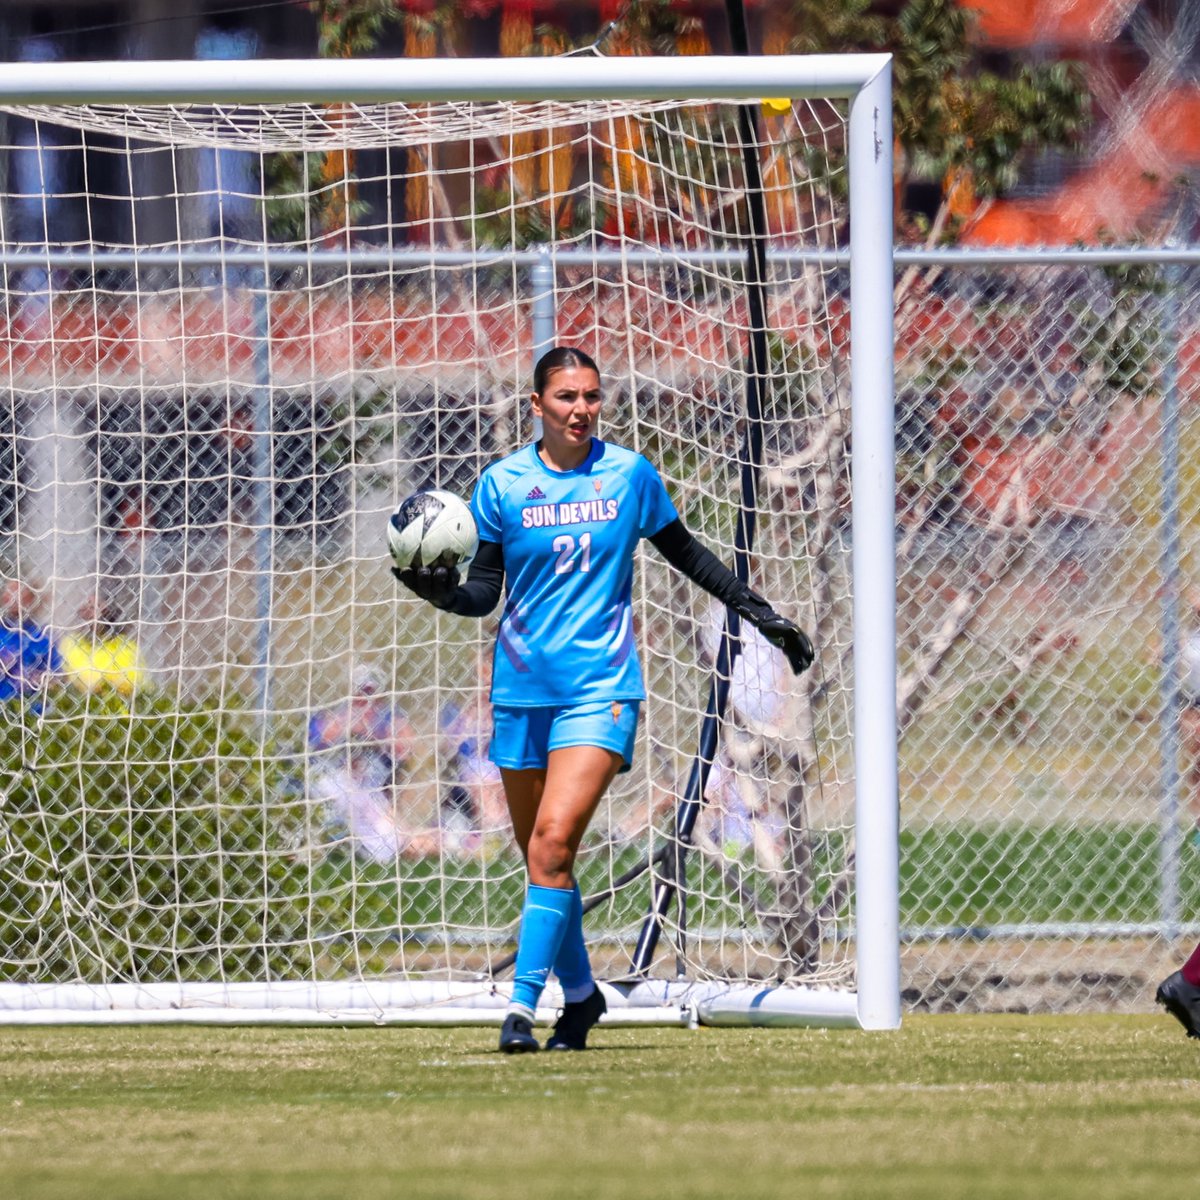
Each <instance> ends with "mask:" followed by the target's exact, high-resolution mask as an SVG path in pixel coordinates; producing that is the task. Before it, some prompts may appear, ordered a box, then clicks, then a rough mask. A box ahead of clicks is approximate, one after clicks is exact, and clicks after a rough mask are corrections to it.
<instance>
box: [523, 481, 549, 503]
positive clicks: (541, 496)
mask: <svg viewBox="0 0 1200 1200" xmlns="http://www.w3.org/2000/svg"><path fill="white" fill-rule="evenodd" d="M545 498H546V493H545V492H543V491H542V489H541V488H540V487H538V486H537V484H536V483H535V484H534V485H533V491H532V492H530V493H529V495H528V496H526V497H525V499H526V500H545Z"/></svg>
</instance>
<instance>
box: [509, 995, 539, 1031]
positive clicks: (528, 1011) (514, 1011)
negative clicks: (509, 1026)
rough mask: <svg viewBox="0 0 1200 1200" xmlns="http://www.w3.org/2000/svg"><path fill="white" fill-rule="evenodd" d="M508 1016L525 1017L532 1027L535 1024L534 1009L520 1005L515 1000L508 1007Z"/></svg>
mask: <svg viewBox="0 0 1200 1200" xmlns="http://www.w3.org/2000/svg"><path fill="white" fill-rule="evenodd" d="M506 1015H507V1016H510V1017H512V1016H517V1017H524V1018H525V1020H527V1021H528V1022H529V1023H530V1025H532V1024H533V1017H534V1013H533V1009H532V1008H530V1007H529V1005H527V1004H518V1003H517V1002H516V1001H515V1000H514V1001H512V1002H511V1003H510V1004H509V1006H508V1013H507V1014H506Z"/></svg>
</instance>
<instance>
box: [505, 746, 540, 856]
mask: <svg viewBox="0 0 1200 1200" xmlns="http://www.w3.org/2000/svg"><path fill="white" fill-rule="evenodd" d="M500 779H501V781H502V783H503V785H504V802H505V804H507V805H508V817H509V820H510V821H512V827H513V837H514V838H516V841H517V845H518V846H519V847H520V849H521V853H522V854H526V853H528V850H529V838H530V836H531V835H532V833H533V825H534V822H535V821H536V820H537V814H538V805H539V804H540V803H541V799H542V791H543V788H544V787H545V783H546V771H545V769H544V768H542V767H526V768H524V769H522V770H512V769H510V768H506V767H501V768H500Z"/></svg>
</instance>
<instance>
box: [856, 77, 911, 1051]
mask: <svg viewBox="0 0 1200 1200" xmlns="http://www.w3.org/2000/svg"><path fill="white" fill-rule="evenodd" d="M849 168H850V212H851V214H852V217H851V219H852V221H853V223H854V232H853V235H852V237H851V241H850V295H851V304H850V340H851V345H852V348H853V352H852V354H851V356H850V393H851V396H850V405H851V420H852V426H853V431H854V436H853V448H852V451H851V463H852V468H853V496H852V501H851V504H852V510H851V520H852V521H853V529H854V544H853V547H852V548H851V564H852V566H851V569H852V572H853V590H854V601H853V604H854V809H855V826H854V828H855V840H856V847H857V852H856V854H855V859H854V863H855V866H854V878H855V892H856V904H855V952H856V959H857V971H858V1015H859V1021H860V1023H861V1024H862V1026H863V1028H864V1029H894V1028H895V1027H896V1026H897V1025H899V1024H900V902H899V897H900V859H899V846H900V800H899V781H898V769H897V752H896V748H897V728H896V463H895V460H896V450H895V402H894V399H893V386H894V385H893V378H892V377H893V363H892V355H893V339H894V335H893V313H892V289H893V287H894V279H893V265H892V253H891V250H892V75H891V69H890V67H889V66H885V67H884V68H883V69H882V70H881V71H880V72H879V74H878V75H877V76H876V77H875V78H874V79H873V80H872V81H871V82H870V83H868V84H867V85H866V86H865V87H864V88H863V90H862V91H861V92H859V94H858V95H857V96H856V97H855V98H854V100H853V101H852V103H851V105H850V161H849Z"/></svg>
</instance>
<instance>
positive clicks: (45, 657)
mask: <svg viewBox="0 0 1200 1200" xmlns="http://www.w3.org/2000/svg"><path fill="white" fill-rule="evenodd" d="M890 104H891V100H890V66H889V60H888V59H887V57H886V56H879V55H873V56H872V55H864V56H853V55H852V56H836V57H815V58H800V57H771V58H752V59H750V58H722V57H710V58H704V57H700V58H679V59H638V58H629V57H617V58H602V57H592V56H589V57H579V56H574V57H565V58H537V59H523V60H512V59H508V60H488V61H464V60H453V61H451V60H446V61H416V60H402V61H383V60H371V61H360V62H345V61H341V62H330V61H321V62H310V61H304V62H285V61H264V62H236V63H232V62H231V63H216V62H207V63H193V62H188V63H129V62H121V63H109V64H100V63H97V64H62V63H38V64H33V63H30V64H19V65H12V64H9V65H6V66H4V67H3V68H2V69H0V141H2V143H3V145H2V146H0V164H2V165H3V175H2V176H0V265H2V266H3V294H2V297H0V302H2V309H0V372H2V374H0V389H2V391H3V401H4V402H3V404H2V405H0V569H2V572H3V575H4V576H5V579H6V580H8V581H9V586H8V587H7V588H6V589H5V591H4V598H5V604H6V609H5V612H4V614H3V619H4V626H3V631H2V632H3V646H2V647H0V649H2V650H3V653H4V655H5V659H4V661H5V675H4V678H3V681H2V682H3V683H4V690H3V692H2V695H3V701H2V703H0V776H2V780H3V783H2V790H0V1021H9V1022H16V1021H26V1022H30V1021H32V1022H48V1021H82V1022H95V1021H104V1020H113V1021H133V1020H137V1021H155V1020H167V1021H222V1020H226V1021H253V1020H258V1021H278V1022H288V1021H312V1022H319V1021H341V1022H353V1021H363V1022H379V1021H393V1022H397V1023H400V1022H405V1021H409V1022H442V1021H445V1022H450V1021H497V1022H498V1021H499V1020H500V1019H501V1018H502V1015H503V1010H504V1005H505V1000H506V995H505V993H506V989H507V986H508V979H509V977H510V975H511V951H512V948H513V945H514V941H515V934H516V921H517V918H518V915H519V912H520V904H521V897H522V892H523V887H524V873H523V868H522V864H521V863H520V861H519V860H518V858H517V857H516V855H515V854H514V852H513V850H512V848H511V846H510V842H509V839H508V837H507V834H506V819H505V815H504V811H503V803H502V800H501V799H500V794H499V789H498V784H497V780H496V778H495V773H494V771H493V770H492V768H491V767H490V765H489V764H488V762H487V761H486V755H485V749H486V741H487V736H488V722H489V715H488V711H487V695H486V686H487V673H488V654H489V648H490V637H491V634H492V631H493V628H494V626H493V624H492V622H490V621H484V622H482V623H480V622H472V621H468V620H465V619H462V618H458V617H453V616H448V615H445V614H439V613H436V612H435V611H434V610H432V609H430V608H429V607H428V606H425V605H422V604H420V603H419V602H417V601H415V600H413V599H410V598H408V597H406V595H404V594H398V592H397V589H396V587H395V585H394V583H393V581H392V579H391V577H390V575H389V573H388V570H387V548H386V543H385V536H384V531H385V525H386V519H387V515H388V513H389V512H390V511H391V509H392V508H393V507H394V505H395V504H396V502H397V500H398V499H399V498H400V497H401V496H403V495H405V494H406V493H407V492H409V491H411V490H413V489H414V488H417V487H422V486H436V487H442V488H447V489H450V490H453V491H456V492H457V493H459V494H460V495H464V496H465V495H468V494H469V492H470V489H471V487H472V485H473V482H474V480H475V478H476V477H477V475H478V473H479V471H480V470H481V469H482V467H483V466H484V465H486V464H487V463H488V462H489V461H491V460H492V459H493V458H494V457H496V456H498V455H500V454H502V453H506V452H508V451H510V450H512V449H514V448H516V447H517V446H519V445H520V444H522V443H523V441H526V440H528V439H529V437H530V436H531V427H530V424H529V416H528V411H527V406H526V403H525V396H526V394H527V392H528V391H529V387H530V371H531V367H532V363H533V361H534V360H535V357H536V356H537V354H538V353H539V352H541V351H542V350H544V349H546V348H548V347H549V346H550V345H552V344H554V343H556V342H557V343H563V344H571V345H576V346H579V347H581V348H583V349H584V350H586V351H587V352H589V353H590V354H592V355H593V356H594V357H595V358H596V359H597V360H598V361H599V363H600V365H601V368H602V370H603V373H604V379H605V387H606V404H605V409H604V413H603V418H602V419H603V422H604V436H606V437H607V438H609V439H611V440H613V441H616V442H619V443H621V444H624V445H627V446H630V447H632V448H634V449H636V450H638V451H640V452H642V453H644V454H645V455H646V456H647V457H648V458H650V460H651V461H652V462H653V463H654V464H655V465H656V466H657V467H658V469H659V470H660V472H661V473H662V475H663V477H664V479H665V481H666V482H667V485H668V488H669V489H670V490H671V491H672V493H673V496H674V498H675V500H676V503H677V506H678V507H679V509H680V512H681V514H682V515H683V516H684V519H685V520H686V522H687V523H688V525H689V526H690V528H691V529H692V530H693V531H694V532H695V533H696V534H697V535H698V536H699V537H701V538H702V539H703V540H704V541H705V542H706V543H707V544H708V545H709V546H711V547H712V548H713V549H714V550H715V551H716V552H717V553H718V554H720V555H721V556H722V557H723V558H724V559H725V560H726V561H727V562H729V563H731V564H732V565H733V566H734V567H735V569H736V570H737V571H738V572H739V573H740V574H741V575H742V576H743V577H744V578H746V579H748V580H749V581H750V582H751V583H752V585H753V586H755V587H756V588H757V589H758V590H760V591H761V592H763V593H764V594H766V595H767V596H768V597H770V598H771V599H772V601H773V602H774V603H775V604H776V606H777V607H778V608H779V609H780V610H781V611H782V612H784V613H785V614H786V615H788V616H790V617H792V618H794V619H795V620H796V621H797V622H799V623H800V624H801V625H802V626H804V627H805V628H806V629H808V630H811V631H812V633H813V635H814V640H815V642H816V644H817V646H818V652H819V654H818V661H817V663H816V665H815V666H814V668H813V669H812V670H811V671H810V672H809V673H808V674H806V675H805V676H803V677H802V678H799V679H797V678H794V677H793V676H791V674H790V673H789V672H788V670H787V668H786V666H785V664H784V662H783V660H782V658H781V657H780V656H779V655H778V654H777V653H776V652H775V651H773V650H772V649H771V648H770V647H769V646H767V645H766V644H765V643H763V642H762V641H761V640H760V639H759V638H758V637H757V634H756V633H755V631H753V630H748V629H746V628H741V629H738V628H737V626H736V625H732V626H731V625H730V618H729V616H728V615H727V614H726V613H725V612H724V610H723V609H720V610H718V609H717V608H715V607H714V606H713V605H712V604H710V603H709V602H708V600H707V598H706V597H705V596H704V595H702V594H700V593H699V592H698V591H697V590H696V589H695V588H694V587H692V585H690V584H689V583H688V582H687V581H686V580H684V579H683V578H682V577H679V576H677V575H674V574H673V573H672V572H671V570H670V569H669V568H668V567H667V566H666V565H665V564H664V563H663V562H662V561H661V560H659V559H658V557H657V556H656V554H655V553H654V552H653V551H652V550H651V549H650V548H649V547H644V548H643V550H642V551H641V552H639V553H640V557H639V562H638V567H637V572H636V584H635V587H636V595H635V607H636V612H637V614H638V621H639V626H640V628H639V637H640V644H641V648H642V650H641V652H642V660H643V667H644V671H645V675H646V681H647V687H648V691H649V699H648V701H647V702H646V704H645V705H644V707H643V722H642V729H641V732H640V743H639V747H638V756H637V762H636V765H635V768H634V770H633V771H631V772H629V773H628V774H626V775H624V776H621V777H620V778H619V780H618V781H617V784H616V785H615V786H614V788H613V789H612V793H611V795H610V797H609V798H608V800H607V802H606V806H605V808H604V810H603V811H602V812H601V813H599V814H597V817H596V819H595V821H594V823H593V827H592V829H591V831H590V833H589V836H588V838H587V840H586V841H585V844H584V846H583V848H582V850H581V853H580V860H579V866H578V877H579V882H580V885H581V888H582V891H583V893H584V897H585V904H586V906H587V916H586V918H585V928H586V932H587V937H588V941H589V946H590V949H591V953H592V956H593V961H594V965H595V967H596V970H597V975H598V977H599V978H601V979H602V980H603V981H604V986H605V988H606V990H607V992H608V995H609V1018H608V1019H609V1020H610V1021H613V1022H618V1021H630V1022H633V1021H639V1020H650V1021H659V1022H694V1021H700V1022H708V1023H716V1024H719V1023H727V1024H728V1023H751V1022H753V1023H825V1024H848V1025H861V1026H863V1027H866V1028H887V1027H891V1026H894V1025H895V1024H896V1023H897V1022H898V1020H899V982H898V978H899V969H898V929H897V908H898V899H897V896H898V871H897V859H898V812H897V808H898V806H897V782H896V736H895V727H896V717H895V696H896V684H895V649H894V631H893V626H894V593H895V579H894V521H893V511H894V469H893V453H892V377H891V361H892V267H891V222H892V218H891V187H892V177H891V145H892V134H891V119H890V111H891V110H890ZM555 1001H556V993H555V990H554V988H553V986H552V987H551V988H550V989H548V991H547V994H546V1000H545V1003H546V1004H547V1005H548V1006H550V1007H551V1008H552V1007H553V1005H554V1004H555Z"/></svg>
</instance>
